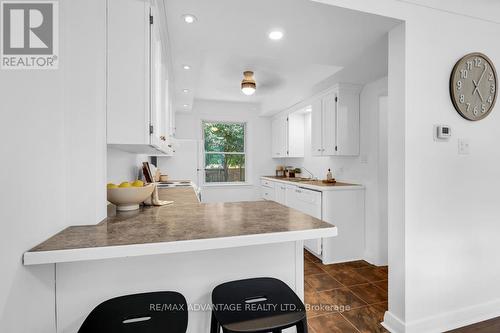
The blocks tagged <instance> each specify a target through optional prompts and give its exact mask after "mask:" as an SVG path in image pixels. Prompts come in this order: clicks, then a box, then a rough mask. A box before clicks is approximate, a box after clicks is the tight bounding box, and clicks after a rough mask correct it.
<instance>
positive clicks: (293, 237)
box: [23, 225, 337, 266]
mask: <svg viewBox="0 0 500 333" xmlns="http://www.w3.org/2000/svg"><path fill="white" fill-rule="evenodd" d="M334 236H337V227H335V226H333V225H332V227H327V228H320V229H307V230H294V231H283V232H273V233H264V234H252V235H240V236H229V237H218V238H206V239H194V240H183V241H173V242H160V243H145V244H130V245H118V246H104V247H89V248H78V249H67V250H54V251H33V252H30V251H28V252H25V253H24V254H23V265H25V266H29V265H41V264H56V263H69V262H78V261H88V260H101V259H113V258H126V257H137V256H145V255H157V254H169V253H181V252H192V251H203V250H213V249H223V248H231V247H242V246H251V245H262V244H272V243H282V242H290V241H300V240H306V239H314V238H322V237H334Z"/></svg>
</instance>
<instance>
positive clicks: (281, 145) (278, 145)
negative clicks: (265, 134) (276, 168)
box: [271, 116, 287, 157]
mask: <svg viewBox="0 0 500 333" xmlns="http://www.w3.org/2000/svg"><path fill="white" fill-rule="evenodd" d="M286 122H287V120H286V117H284V116H278V117H276V118H274V119H273V120H272V133H271V134H272V137H273V138H272V156H273V157H286V152H287V140H286V136H287V126H286V125H287V124H286Z"/></svg>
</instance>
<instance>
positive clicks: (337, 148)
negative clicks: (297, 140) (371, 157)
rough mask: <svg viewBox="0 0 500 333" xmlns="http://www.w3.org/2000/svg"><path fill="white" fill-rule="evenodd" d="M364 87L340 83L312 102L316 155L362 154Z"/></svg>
mask: <svg viewBox="0 0 500 333" xmlns="http://www.w3.org/2000/svg"><path fill="white" fill-rule="evenodd" d="M360 91H361V87H360V86H358V85H351V84H339V85H337V86H335V87H334V88H333V89H332V90H330V91H328V92H327V93H325V94H323V95H320V96H319V97H318V98H316V99H315V100H314V102H313V103H312V114H311V133H312V134H311V149H312V155H313V156H325V155H326V156H332V155H337V156H356V155H359V93H360Z"/></svg>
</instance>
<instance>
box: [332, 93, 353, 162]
mask: <svg viewBox="0 0 500 333" xmlns="http://www.w3.org/2000/svg"><path fill="white" fill-rule="evenodd" d="M336 154H337V155H342V156H356V155H359V94H357V93H350V92H348V93H342V94H341V95H340V96H339V98H338V100H337V152H336Z"/></svg>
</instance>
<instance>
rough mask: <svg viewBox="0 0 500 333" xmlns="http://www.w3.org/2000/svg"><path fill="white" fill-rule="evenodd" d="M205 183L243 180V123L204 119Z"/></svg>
mask: <svg viewBox="0 0 500 333" xmlns="http://www.w3.org/2000/svg"><path fill="white" fill-rule="evenodd" d="M202 126H203V139H204V142H205V144H204V146H205V154H204V155H205V156H204V157H205V183H207V184H210V183H239V182H244V181H245V123H227V122H209V121H204V122H203V124H202Z"/></svg>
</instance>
